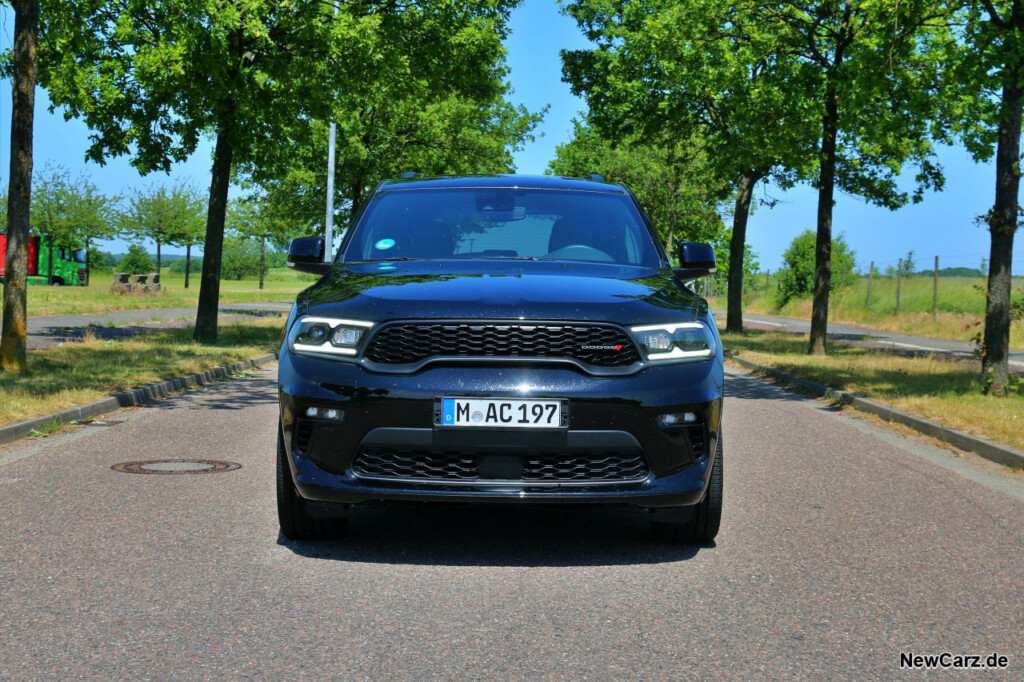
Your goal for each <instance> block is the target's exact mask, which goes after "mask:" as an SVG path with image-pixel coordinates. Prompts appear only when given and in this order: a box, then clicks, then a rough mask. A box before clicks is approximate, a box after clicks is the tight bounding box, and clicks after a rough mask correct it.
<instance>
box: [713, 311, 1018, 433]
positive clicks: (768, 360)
mask: <svg viewBox="0 0 1024 682" xmlns="http://www.w3.org/2000/svg"><path fill="white" fill-rule="evenodd" d="M722 344H723V346H724V348H725V349H726V350H727V351H729V352H732V353H736V354H738V355H740V356H741V357H744V358H747V359H750V360H753V361H755V362H759V363H761V364H763V365H768V366H771V367H775V368H777V369H781V370H783V371H786V372H791V373H793V374H798V375H801V376H805V377H808V378H811V379H815V380H817V381H820V382H823V383H825V384H828V385H829V386H832V387H834V388H839V389H845V390H849V391H852V392H854V393H857V394H859V395H863V396H866V397H869V398H875V399H876V400H881V401H883V402H886V403H889V404H891V405H894V406H896V407H898V408H900V409H903V410H906V411H908V412H911V413H914V414H918V415H920V416H922V417H927V418H929V419H934V420H936V421H939V422H942V423H943V424H946V425H947V426H951V427H954V428H957V429H961V430H963V431H967V432H969V433H973V434H976V435H979V436H983V437H985V438H991V439H992V440H995V441H999V442H1002V443H1007V444H1009V445H1012V446H1014V447H1017V448H1022V449H1024V395H1022V394H1019V393H1018V394H1011V395H1010V396H1009V397H1007V398H993V397H990V396H986V395H984V394H982V392H981V384H980V381H979V377H978V372H977V370H976V369H975V367H974V363H966V362H962V361H961V362H958V361H956V360H952V359H947V358H944V357H927V358H908V357H901V356H897V355H893V354H890V353H885V352H878V351H871V350H868V349H865V348H858V347H854V346H848V345H844V344H839V343H834V344H832V345H831V346H830V349H829V354H828V355H827V356H811V355H807V337H806V336H800V335H795V334H785V333H779V332H759V331H747V332H744V333H743V334H731V333H723V334H722Z"/></svg>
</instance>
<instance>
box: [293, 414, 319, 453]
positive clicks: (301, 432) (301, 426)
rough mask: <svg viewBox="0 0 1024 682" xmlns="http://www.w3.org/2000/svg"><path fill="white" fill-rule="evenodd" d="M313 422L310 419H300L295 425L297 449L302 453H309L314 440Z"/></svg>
mask: <svg viewBox="0 0 1024 682" xmlns="http://www.w3.org/2000/svg"><path fill="white" fill-rule="evenodd" d="M313 429H314V424H313V422H311V421H309V420H308V419H300V420H298V421H297V422H296V424H295V447H296V448H298V449H299V451H300V452H309V445H310V442H311V441H312V440H313Z"/></svg>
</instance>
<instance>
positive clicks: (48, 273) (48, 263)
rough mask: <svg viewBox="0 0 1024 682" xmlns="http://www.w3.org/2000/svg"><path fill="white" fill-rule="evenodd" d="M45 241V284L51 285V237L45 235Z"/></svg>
mask: <svg viewBox="0 0 1024 682" xmlns="http://www.w3.org/2000/svg"><path fill="white" fill-rule="evenodd" d="M46 243H47V245H48V247H49V248H47V252H48V254H49V255H48V256H47V258H46V286H49V287H52V286H53V237H49V236H48V237H47V238H46Z"/></svg>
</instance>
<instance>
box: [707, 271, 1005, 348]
mask: <svg viewBox="0 0 1024 682" xmlns="http://www.w3.org/2000/svg"><path fill="white" fill-rule="evenodd" d="M752 284H753V286H757V287H761V288H759V289H757V290H754V291H748V292H747V293H746V294H744V296H743V311H744V312H746V313H752V314H755V315H782V316H783V317H794V318H797V319H802V320H809V319H811V307H812V301H811V298H810V297H809V296H807V297H804V298H799V299H794V300H792V301H789V302H788V303H787V304H786V305H784V306H782V307H781V308H780V307H779V306H778V305H777V304H776V300H775V295H776V292H775V284H776V281H775V280H774V279H773V280H772V281H771V285H770V286H769V289H768V292H767V294H766V293H765V290H764V277H763V276H762V277H761V279H757V278H754V280H753V283H752ZM984 285H985V280H984V279H981V278H970V277H940V278H939V289H938V305H937V312H936V314H935V315H934V316H933V315H932V314H931V310H932V279H931V278H930V277H921V276H914V277H908V278H907V279H904V280H903V282H902V285H901V292H900V312H899V313H896V280H895V279H893V278H885V277H876V278H875V279H874V280H873V281H872V283H871V302H870V305H867V303H868V298H867V287H868V281H867V278H866V277H860V278H858V279H857V281H856V282H853V283H851V284H849V285H848V286H845V287H843V286H840V287H838V288H837V289H836V290H835V291H833V292H832V294H831V296H830V298H829V310H828V319H829V322H838V323H841V324H853V325H859V326H862V327H869V328H871V329H877V330H879V331H885V332H895V333H897V334H910V335H912V336H924V337H929V338H935V339H954V340H957V341H970V340H971V337H972V336H974V335H975V334H976V333H978V332H979V331H982V329H983V327H982V322H983V319H984V316H985V289H984ZM1018 289H1024V277H1014V278H1013V298H1014V300H1018V299H1020V297H1021V294H1020V293H1019V292H1018ZM708 300H709V301H710V302H711V305H712V306H714V307H716V308H721V309H724V308H725V305H726V301H725V297H724V296H717V297H712V298H710V299H708ZM1010 347H1011V348H1014V349H1015V350H1024V320H1018V321H1016V322H1014V323H1013V324H1011V326H1010Z"/></svg>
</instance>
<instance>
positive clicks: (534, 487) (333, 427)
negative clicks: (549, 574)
mask: <svg viewBox="0 0 1024 682" xmlns="http://www.w3.org/2000/svg"><path fill="white" fill-rule="evenodd" d="M279 383H280V404H281V427H282V430H283V433H284V442H285V447H286V450H287V452H288V454H289V457H288V461H289V463H290V465H291V470H292V475H293V478H294V481H295V487H296V489H297V490H298V492H299V494H300V495H301V496H302V497H303V498H305V499H307V500H310V501H316V502H322V503H334V504H346V505H348V504H358V503H361V502H368V501H375V500H396V501H397V500H401V501H419V502H429V501H461V502H510V503H512V502H534V503H551V504H565V503H569V504H632V505H637V506H641V507H666V506H681V505H693V504H696V503H698V502H699V501H700V500H701V499H702V498H703V495H704V490H705V486H706V484H707V481H708V479H709V477H710V475H711V460H712V459H713V458H712V457H710V454H711V453H713V452H714V450H715V447H716V445H717V441H718V433H719V428H720V423H721V410H722V364H721V359H720V358H714V359H712V360H709V361H707V362H702V363H692V364H676V365H666V366H662V367H648V368H646V369H644V370H642V371H640V372H638V373H637V374H634V375H631V376H628V377H614V378H611V377H609V378H606V377H593V376H588V375H586V374H584V373H582V372H580V371H578V370H576V369H572V368H568V367H566V368H562V367H550V366H547V367H529V366H508V365H505V366H501V365H493V366H492V365H480V366H469V367H467V366H443V365H439V366H433V367H431V368H430V369H426V370H424V371H420V372H418V373H416V374H411V375H400V374H384V373H375V372H370V371H367V370H365V369H364V368H362V367H360V366H358V365H355V364H352V363H346V362H337V361H332V360H324V359H319V358H310V357H305V356H298V355H293V354H291V353H288V352H287V351H285V352H283V353H282V354H281V358H280V369H279ZM446 396H463V397H508V398H560V399H566V400H567V401H568V406H569V426H568V429H561V430H557V431H532V430H530V431H526V430H515V429H493V430H485V429H472V430H458V429H440V428H436V427H435V426H434V410H435V401H436V399H437V398H441V397H446ZM308 407H321V408H332V409H337V410H340V411H343V412H344V418H343V420H341V421H326V420H318V421H316V422H315V423H313V425H312V427H311V426H310V422H309V420H308V419H306V418H304V417H303V416H302V415H304V414H305V411H306V409H307V408H308ZM665 412H693V413H695V414H697V415H698V419H699V422H698V424H697V425H695V426H694V425H691V426H688V427H686V428H682V429H674V430H669V429H664V428H661V427H659V426H658V423H657V417H658V415H660V414H663V413H665ZM300 420H302V421H301V425H302V427H303V428H304V429H305V432H304V433H303V435H302V437H301V438H300V437H299V434H298V430H299V429H297V427H298V426H299V425H300ZM311 428H315V431H314V433H315V436H313V437H310V436H309V433H310V429H311ZM693 429H699V430H700V434H701V436H702V438H703V442H702V446H701V447H696V446H695V443H696V441H695V440H693V439H692V438H691V433H692V432H693ZM297 444H300V445H301V447H300V446H299V445H297ZM381 444H384V445H389V446H391V447H396V448H406V449H420V450H451V449H456V450H460V451H472V452H477V453H512V454H516V453H528V452H536V451H539V450H544V451H558V452H567V453H590V452H601V451H603V450H615V449H618V450H623V449H625V450H630V449H635V450H636V451H638V452H640V453H642V456H643V458H644V460H645V462H646V464H647V467H648V470H647V475H646V476H645V477H644V478H643V479H642V480H631V481H630V482H621V483H620V482H614V481H611V482H609V481H601V482H594V483H592V484H588V483H586V482H582V483H581V482H571V483H568V482H566V483H558V484H551V483H547V484H544V485H538V484H533V483H530V482H526V481H514V480H509V481H489V482H487V483H486V484H483V483H481V484H475V483H473V482H471V481H470V482H465V481H459V482H449V481H430V482H425V481H409V480H402V481H399V480H392V481H388V480H376V479H373V480H368V479H367V478H365V477H360V476H359V475H357V474H356V473H354V472H353V469H352V465H353V461H354V459H355V457H356V455H357V453H359V452H360V450H361V448H366V447H368V446H369V445H375V446H379V445H381Z"/></svg>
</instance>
